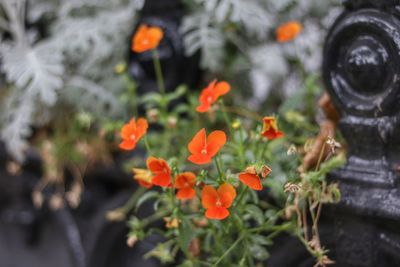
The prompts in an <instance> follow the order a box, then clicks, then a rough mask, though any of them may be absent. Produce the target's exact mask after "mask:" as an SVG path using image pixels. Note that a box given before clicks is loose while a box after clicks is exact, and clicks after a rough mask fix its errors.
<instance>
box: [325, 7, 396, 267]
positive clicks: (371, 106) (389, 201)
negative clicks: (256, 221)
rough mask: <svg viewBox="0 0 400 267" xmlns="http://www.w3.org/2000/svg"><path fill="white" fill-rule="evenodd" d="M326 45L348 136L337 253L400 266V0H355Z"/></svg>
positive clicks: (332, 89)
mask: <svg viewBox="0 0 400 267" xmlns="http://www.w3.org/2000/svg"><path fill="white" fill-rule="evenodd" d="M344 6H345V11H344V12H343V14H342V15H341V16H339V18H338V19H337V20H336V22H335V23H334V25H333V26H332V28H331V30H330V32H329V34H328V37H327V39H326V44H325V48H324V62H323V78H324V82H325V85H326V88H327V90H328V92H329V94H330V96H331V99H332V101H333V104H334V106H335V107H336V109H337V110H338V111H339V113H340V115H341V119H340V122H339V129H340V131H341V133H342V134H343V137H344V139H345V140H346V142H347V144H348V156H347V157H348V158H347V164H346V165H345V166H344V167H342V168H340V169H338V170H336V171H334V172H332V173H331V174H330V176H329V179H330V180H331V181H337V182H338V183H339V186H340V189H341V193H342V199H341V202H340V203H339V204H338V205H337V206H336V207H334V213H333V214H332V216H333V217H334V231H333V232H332V233H331V234H334V235H335V236H334V237H333V238H334V239H335V241H334V247H328V246H327V248H328V249H331V250H332V251H333V252H332V253H333V254H334V255H333V256H332V258H333V259H334V260H335V261H336V266H339V267H364V266H365V267H375V266H379V267H385V266H400V227H399V225H400V187H399V173H400V1H398V0H348V1H344Z"/></svg>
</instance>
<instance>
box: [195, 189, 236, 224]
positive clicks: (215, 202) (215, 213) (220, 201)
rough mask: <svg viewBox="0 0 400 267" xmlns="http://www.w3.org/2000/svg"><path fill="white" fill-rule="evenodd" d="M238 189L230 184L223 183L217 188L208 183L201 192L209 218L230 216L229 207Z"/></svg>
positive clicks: (202, 201)
mask: <svg viewBox="0 0 400 267" xmlns="http://www.w3.org/2000/svg"><path fill="white" fill-rule="evenodd" d="M235 197H236V190H235V188H234V187H233V186H232V185H230V184H227V183H225V184H223V185H221V186H220V187H219V188H218V189H217V190H215V188H214V187H212V186H210V185H206V186H204V188H203V191H202V192H201V204H202V205H203V207H204V208H205V209H206V214H205V216H206V217H207V218H208V219H215V220H223V219H225V218H226V217H228V216H229V210H228V208H229V207H230V206H232V203H233V200H234V199H235Z"/></svg>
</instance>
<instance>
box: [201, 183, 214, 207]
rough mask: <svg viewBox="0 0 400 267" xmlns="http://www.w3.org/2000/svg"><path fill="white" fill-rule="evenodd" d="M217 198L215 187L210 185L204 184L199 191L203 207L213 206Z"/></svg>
mask: <svg viewBox="0 0 400 267" xmlns="http://www.w3.org/2000/svg"><path fill="white" fill-rule="evenodd" d="M217 199H218V193H217V190H215V188H214V187H212V186H210V185H206V186H204V188H203V190H202V191H201V204H202V205H203V207H204V208H205V209H209V208H211V207H215V204H216V203H217Z"/></svg>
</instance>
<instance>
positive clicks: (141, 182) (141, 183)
mask: <svg viewBox="0 0 400 267" xmlns="http://www.w3.org/2000/svg"><path fill="white" fill-rule="evenodd" d="M136 181H137V182H138V184H139V185H140V186H143V187H145V188H151V187H152V186H153V184H151V183H148V182H145V181H143V180H136Z"/></svg>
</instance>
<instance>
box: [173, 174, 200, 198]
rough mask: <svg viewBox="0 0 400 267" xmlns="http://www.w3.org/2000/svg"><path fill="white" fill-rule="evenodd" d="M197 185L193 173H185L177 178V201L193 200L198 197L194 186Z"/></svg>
mask: <svg viewBox="0 0 400 267" xmlns="http://www.w3.org/2000/svg"><path fill="white" fill-rule="evenodd" d="M195 184H196V175H195V174H194V173H192V172H184V173H180V174H178V175H177V176H175V188H176V189H178V192H177V193H176V198H177V199H192V198H194V197H195V196H196V190H194V188H193V187H194V186H195Z"/></svg>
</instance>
